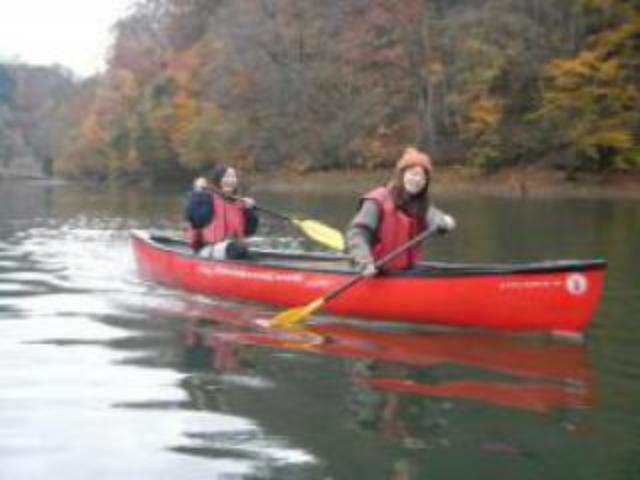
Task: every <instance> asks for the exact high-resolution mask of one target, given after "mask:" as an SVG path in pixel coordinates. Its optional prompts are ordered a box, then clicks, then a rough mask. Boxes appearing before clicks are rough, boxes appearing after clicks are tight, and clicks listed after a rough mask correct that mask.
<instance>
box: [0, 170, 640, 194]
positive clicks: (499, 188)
mask: <svg viewBox="0 0 640 480" xmlns="http://www.w3.org/2000/svg"><path fill="white" fill-rule="evenodd" d="M241 174H242V176H243V179H244V181H245V185H246V187H247V190H248V191H249V192H260V191H266V192H277V193H286V192H297V193H311V194H313V193H348V192H353V193H354V195H359V194H361V193H364V192H366V191H367V190H369V189H371V188H374V187H375V186H377V185H382V184H385V183H386V182H387V181H388V179H389V176H390V174H391V171H390V170H389V169H388V168H385V169H377V170H369V169H366V170H365V169H349V170H329V171H320V172H304V173H300V172H293V171H290V170H278V171H272V172H268V173H267V172H246V171H243V172H241ZM189 181H190V180H189V179H188V178H185V179H181V180H176V181H174V182H171V185H174V186H181V185H182V184H183V183H188V182H189ZM4 182H20V183H22V182H24V183H30V184H40V185H50V186H60V185H68V184H76V185H81V186H83V187H90V188H98V189H99V188H103V187H104V186H106V185H111V186H115V187H116V188H117V187H118V186H120V187H122V188H125V187H126V188H130V187H134V186H138V187H142V188H156V187H157V185H155V184H152V183H149V182H148V181H143V180H141V179H140V178H139V177H137V176H136V177H134V178H131V177H130V178H127V179H118V180H112V181H100V180H96V179H89V178H87V179H73V180H68V179H64V178H60V177H44V176H42V177H41V176H14V175H10V176H6V175H0V184H1V183H4ZM162 183H163V184H165V185H167V183H166V182H162ZM185 188H187V186H185ZM432 192H433V194H434V195H438V196H470V195H479V196H497V197H506V198H524V197H532V198H538V197H539V198H544V197H550V198H553V197H567V198H609V197H610V198H629V199H640V171H633V172H610V173H597V174H596V173H586V172H579V173H576V174H574V176H573V178H571V179H568V178H567V173H566V172H565V171H561V170H558V169H551V168H545V167H529V168H526V169H522V168H502V169H500V170H498V171H496V172H493V173H487V172H485V171H482V170H478V169H474V168H470V167H464V166H444V167H439V168H438V169H437V170H436V172H435V176H434V181H433V186H432Z"/></svg>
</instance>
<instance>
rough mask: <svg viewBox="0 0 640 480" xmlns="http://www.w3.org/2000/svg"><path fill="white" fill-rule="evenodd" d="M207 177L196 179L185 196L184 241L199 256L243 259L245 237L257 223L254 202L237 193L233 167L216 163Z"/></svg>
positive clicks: (245, 251)
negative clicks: (186, 226) (185, 225)
mask: <svg viewBox="0 0 640 480" xmlns="http://www.w3.org/2000/svg"><path fill="white" fill-rule="evenodd" d="M209 177H210V179H209V180H208V179H207V178H205V177H198V178H196V179H195V180H194V182H193V189H192V190H191V191H190V192H189V194H188V195H187V201H186V206H185V219H186V220H187V222H188V224H189V226H188V228H187V241H188V242H189V244H190V245H191V247H192V248H193V249H194V251H195V252H197V253H198V255H200V256H204V257H212V258H216V259H224V258H228V259H242V258H246V257H247V255H248V249H247V245H246V242H245V239H246V238H247V237H248V236H251V235H253V234H254V233H255V232H256V230H257V229H258V224H259V217H258V215H257V212H256V209H255V202H254V200H253V199H252V198H249V197H241V196H239V193H238V192H239V184H238V183H239V182H238V175H237V172H236V170H235V169H234V168H232V167H228V166H218V167H216V168H215V169H214V170H213V171H212V172H211V174H210V175H209Z"/></svg>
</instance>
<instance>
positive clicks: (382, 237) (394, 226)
mask: <svg viewBox="0 0 640 480" xmlns="http://www.w3.org/2000/svg"><path fill="white" fill-rule="evenodd" d="M362 200H363V201H364V200H373V201H374V202H376V204H377V205H378V208H379V211H380V222H379V223H378V229H377V231H376V238H377V242H376V243H375V244H374V245H373V246H372V253H373V257H374V259H375V260H376V261H377V260H380V259H381V258H383V257H384V256H385V255H387V254H388V253H390V252H391V251H393V250H395V249H396V248H398V247H400V246H401V245H404V244H405V243H407V242H408V241H409V240H411V239H412V238H413V237H415V236H416V235H418V234H419V233H420V232H422V231H423V230H424V229H425V228H426V225H425V223H426V222H425V219H423V218H418V219H416V218H413V217H411V216H409V215H407V214H406V213H405V212H403V211H402V210H401V209H399V208H397V207H396V205H395V203H394V201H393V197H392V196H391V192H390V191H389V189H387V188H385V187H379V188H376V189H375V190H372V191H370V192H369V193H367V194H366V195H364V196H363V197H362ZM421 258H422V245H420V244H419V245H416V246H414V247H413V248H410V249H407V250H405V251H404V252H403V253H401V254H399V255H398V256H397V257H395V258H394V259H393V260H390V261H389V262H388V263H387V264H386V265H385V266H384V267H383V269H384V270H386V271H391V270H404V269H407V268H411V267H412V266H413V265H414V264H415V263H417V262H419V261H420V260H421Z"/></svg>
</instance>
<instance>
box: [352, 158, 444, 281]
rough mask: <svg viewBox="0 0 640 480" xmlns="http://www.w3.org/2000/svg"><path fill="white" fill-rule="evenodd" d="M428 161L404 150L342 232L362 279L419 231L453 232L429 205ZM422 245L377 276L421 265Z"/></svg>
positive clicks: (430, 172)
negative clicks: (386, 178)
mask: <svg viewBox="0 0 640 480" xmlns="http://www.w3.org/2000/svg"><path fill="white" fill-rule="evenodd" d="M432 176H433V165H432V163H431V158H430V157H429V156H428V155H427V154H426V153H424V152H421V151H420V150H418V149H416V148H413V147H407V148H405V149H404V152H403V153H402V155H401V156H400V158H399V159H398V161H397V163H396V167H395V170H394V172H393V176H392V178H391V181H390V182H389V183H388V184H387V185H384V186H380V187H378V188H375V189H373V190H371V191H370V192H368V193H366V194H365V195H363V196H362V197H361V199H360V204H359V209H358V212H357V214H356V215H355V217H354V218H353V220H352V221H351V223H350V225H349V228H348V230H347V245H348V250H349V253H350V255H351V257H352V259H353V261H354V262H355V263H356V264H357V265H358V267H359V269H360V270H361V271H362V272H363V273H364V274H365V275H367V276H372V275H375V274H376V273H377V269H376V266H375V262H376V261H378V260H380V259H381V258H383V257H384V256H385V255H387V254H388V253H390V252H392V251H393V250H395V249H396V248H398V247H401V246H402V245H405V244H407V243H408V242H409V241H410V240H411V239H413V238H414V237H415V236H417V235H419V234H420V233H421V232H423V231H424V230H425V229H435V230H436V231H437V232H439V233H445V232H448V231H450V230H453V229H454V228H455V225H456V222H455V220H454V218H453V217H452V216H451V215H449V214H447V213H445V212H443V211H442V210H440V209H438V208H436V207H435V206H434V205H432V204H431V200H430V196H429V186H430V184H431V179H432ZM421 253H422V244H421V243H419V244H417V245H415V246H413V247H412V248H408V249H406V250H405V251H403V252H402V253H401V254H400V255H398V256H396V257H395V258H394V259H392V260H390V261H389V262H388V263H386V264H385V265H384V266H383V267H382V270H384V271H397V270H406V269H410V268H412V267H413V266H414V265H415V264H416V263H417V262H419V261H420V260H421V257H422V255H421Z"/></svg>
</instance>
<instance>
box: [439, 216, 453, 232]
mask: <svg viewBox="0 0 640 480" xmlns="http://www.w3.org/2000/svg"><path fill="white" fill-rule="evenodd" d="M436 228H437V230H438V233H440V234H445V233H448V232H450V231H451V230H453V229H454V228H456V220H455V218H453V217H452V216H451V215H448V214H446V213H445V214H444V215H442V216H441V217H440V218H438V224H437V226H436Z"/></svg>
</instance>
